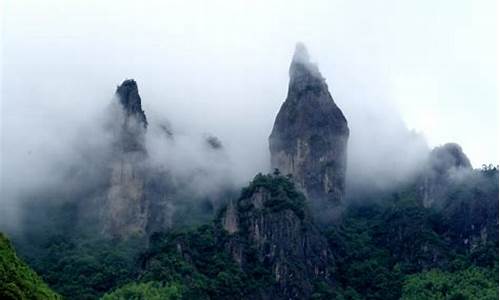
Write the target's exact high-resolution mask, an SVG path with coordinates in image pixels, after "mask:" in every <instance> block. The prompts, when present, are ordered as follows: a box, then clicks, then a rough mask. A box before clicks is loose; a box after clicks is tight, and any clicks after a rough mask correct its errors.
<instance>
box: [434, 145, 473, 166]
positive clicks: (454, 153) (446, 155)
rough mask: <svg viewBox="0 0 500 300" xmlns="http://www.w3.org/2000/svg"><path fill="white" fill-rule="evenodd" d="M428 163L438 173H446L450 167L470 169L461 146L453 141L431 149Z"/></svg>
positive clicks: (468, 161)
mask: <svg viewBox="0 0 500 300" xmlns="http://www.w3.org/2000/svg"><path fill="white" fill-rule="evenodd" d="M429 163H430V166H431V167H432V169H433V170H434V171H436V172H439V173H446V172H448V171H450V170H452V169H462V168H464V169H472V165H471V163H470V160H469V158H468V157H467V155H465V153H464V152H463V150H462V147H460V145H458V144H455V143H447V144H444V145H442V146H439V147H436V148H434V149H432V151H431V153H430V157H429Z"/></svg>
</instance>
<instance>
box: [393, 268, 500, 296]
mask: <svg viewBox="0 0 500 300" xmlns="http://www.w3.org/2000/svg"><path fill="white" fill-rule="evenodd" d="M402 299H403V300H419V299H429V300H495V299H498V268H494V269H481V268H477V267H470V268H467V269H465V270H462V271H458V272H443V271H440V270H431V271H427V272H423V273H419V274H416V275H411V276H408V277H407V279H406V281H405V284H404V286H403V297H402Z"/></svg>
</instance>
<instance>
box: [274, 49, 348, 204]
mask: <svg viewBox="0 0 500 300" xmlns="http://www.w3.org/2000/svg"><path fill="white" fill-rule="evenodd" d="M348 138H349V128H348V126H347V121H346V118H345V117H344V115H343V113H342V111H341V110H340V109H339V108H338V107H337V105H336V104H335V102H334V101H333V98H332V96H331V95H330V92H329V91H328V86H327V84H326V82H325V79H324V78H323V77H322V76H321V73H320V72H319V70H318V68H317V66H316V65H314V64H312V63H311V62H310V61H309V56H308V54H307V50H306V49H305V47H304V46H303V45H301V44H299V45H297V48H296V50H295V54H294V57H293V60H292V63H291V66H290V83H289V87H288V95H287V98H286V100H285V102H284V103H283V105H282V106H281V109H280V111H279V113H278V115H277V117H276V120H275V123H274V127H273V130H272V132H271V135H270V137H269V148H270V152H271V166H272V168H276V169H279V170H280V171H281V172H282V173H283V174H291V175H292V176H293V179H294V180H295V182H296V183H297V184H298V185H299V186H300V188H301V189H302V190H303V191H304V193H305V194H306V196H307V198H308V199H309V200H310V201H312V202H313V204H314V203H315V202H328V203H334V204H338V203H339V202H340V201H342V198H343V195H344V190H345V172H346V152H347V140H348Z"/></svg>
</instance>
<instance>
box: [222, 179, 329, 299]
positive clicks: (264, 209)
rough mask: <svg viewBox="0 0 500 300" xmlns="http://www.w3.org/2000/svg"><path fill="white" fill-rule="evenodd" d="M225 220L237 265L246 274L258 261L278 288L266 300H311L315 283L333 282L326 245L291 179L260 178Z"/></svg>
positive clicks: (266, 296)
mask: <svg viewBox="0 0 500 300" xmlns="http://www.w3.org/2000/svg"><path fill="white" fill-rule="evenodd" d="M221 220H222V225H223V228H224V229H225V230H226V231H227V232H228V233H230V238H229V241H228V246H227V247H228V249H229V251H230V253H231V254H232V257H233V258H234V260H235V261H236V262H237V264H238V265H239V266H240V267H241V268H242V269H243V270H245V269H247V266H248V265H251V264H252V263H254V262H253V260H255V259H257V260H258V261H259V262H260V263H262V264H263V265H264V266H265V267H266V268H267V269H268V270H269V272H270V273H271V275H272V277H273V279H274V281H275V284H274V285H273V286H272V287H271V288H270V289H269V290H267V291H265V292H262V293H261V294H262V295H265V296H264V297H262V298H263V299H307V298H309V297H310V296H311V294H312V293H313V289H314V283H315V282H317V281H318V282H325V283H327V284H332V283H333V270H332V269H331V266H332V265H333V255H332V253H331V251H330V249H329V248H328V243H327V240H326V238H324V237H323V235H322V234H321V232H320V230H319V229H318V228H317V227H316V225H315V224H314V221H313V220H312V218H311V215H310V213H309V211H308V207H307V205H306V203H305V197H304V195H302V194H301V193H300V192H298V191H297V190H296V189H295V186H294V184H293V183H292V182H290V181H289V180H288V179H287V178H285V177H283V176H279V175H261V174H259V175H257V176H256V177H255V178H254V180H253V181H252V183H251V184H250V186H249V187H247V188H245V189H243V191H242V194H241V197H240V198H239V199H238V201H236V202H234V203H233V202H231V203H230V204H229V205H228V207H227V208H226V210H225V211H224V212H223V213H222V219H221Z"/></svg>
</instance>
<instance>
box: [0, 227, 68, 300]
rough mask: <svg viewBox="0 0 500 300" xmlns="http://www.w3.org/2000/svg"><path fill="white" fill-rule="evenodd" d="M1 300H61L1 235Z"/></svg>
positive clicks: (0, 234)
mask: <svg viewBox="0 0 500 300" xmlns="http://www.w3.org/2000/svg"><path fill="white" fill-rule="evenodd" d="M0 299H5V300H9V299H11V300H20V299H40V300H48V299H61V297H60V296H59V295H57V294H56V293H54V292H53V291H52V290H50V289H49V287H48V286H47V285H46V284H45V283H44V282H43V281H42V279H41V278H40V277H39V276H38V275H37V274H36V273H35V272H34V271H33V270H32V269H30V268H29V267H28V266H27V265H26V264H25V263H24V262H23V261H21V260H20V259H19V258H18V257H17V255H16V253H15V251H14V248H13V247H12V245H11V244H10V242H9V240H8V239H7V237H5V235H3V234H2V233H0Z"/></svg>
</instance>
